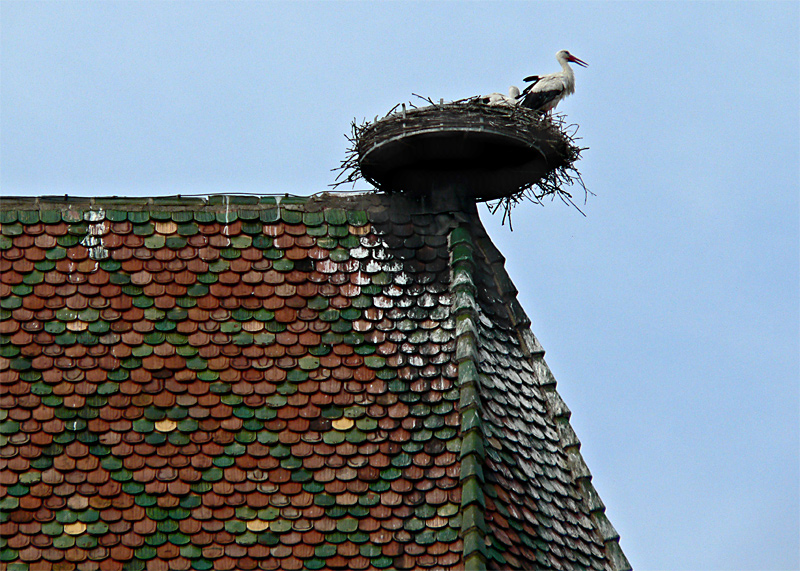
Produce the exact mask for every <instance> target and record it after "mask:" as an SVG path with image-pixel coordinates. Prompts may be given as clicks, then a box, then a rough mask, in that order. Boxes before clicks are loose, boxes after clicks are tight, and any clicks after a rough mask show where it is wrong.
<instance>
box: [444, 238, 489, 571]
mask: <svg viewBox="0 0 800 571" xmlns="http://www.w3.org/2000/svg"><path fill="white" fill-rule="evenodd" d="M465 226H466V225H465V224H463V223H462V224H460V225H459V226H457V227H456V228H454V229H453V230H452V231H451V232H450V234H449V236H448V241H449V247H450V265H451V271H452V280H451V284H450V289H451V291H452V292H453V297H454V299H453V310H452V311H453V315H454V317H455V320H456V361H457V362H458V386H459V390H460V397H461V398H460V401H459V409H460V412H461V426H460V432H461V454H460V460H461V476H460V481H461V488H462V490H461V511H462V520H461V521H462V523H461V536H462V539H463V542H464V545H463V558H464V569H465V570H467V571H472V570H474V571H483V570H485V569H486V553H485V540H486V518H485V515H484V508H485V506H486V499H485V497H484V495H483V485H484V476H483V463H484V461H485V451H484V447H483V440H484V437H485V435H484V434H483V430H482V426H481V415H480V396H479V394H478V382H479V380H478V368H477V366H476V361H477V359H478V349H477V335H478V327H477V323H478V315H477V301H476V299H475V283H474V280H473V278H472V272H473V271H474V269H475V262H474V257H473V243H472V237H471V236H470V232H469V229H468V227H465Z"/></svg>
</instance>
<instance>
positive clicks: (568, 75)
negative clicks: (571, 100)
mask: <svg viewBox="0 0 800 571" xmlns="http://www.w3.org/2000/svg"><path fill="white" fill-rule="evenodd" d="M556 60H557V61H558V63H560V64H561V71H558V72H556V73H548V74H547V75H531V76H528V77H526V78H525V79H524V81H532V82H533V83H531V84H530V85H529V86H527V87H526V88H525V89H523V90H522V100H521V103H520V104H521V105H522V106H523V107H527V108H528V109H533V110H534V111H536V112H537V113H541V114H547V113H550V112H551V111H552V110H553V109H555V108H556V105H558V104H559V103H560V102H561V100H562V99H564V98H565V97H566V96H567V95H571V94H573V93H575V74H574V73H573V72H572V68H571V67H570V66H569V62H572V63H576V64H578V65H580V66H583V67H587V66H588V65H589V64H588V63H586V62H585V61H582V60H580V59H578V58H576V57H575V56H574V55H572V54H571V53H569V52H568V51H567V50H561V51H560V52H558V53H557V54H556Z"/></svg>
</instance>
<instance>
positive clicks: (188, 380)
mask: <svg viewBox="0 0 800 571" xmlns="http://www.w3.org/2000/svg"><path fill="white" fill-rule="evenodd" d="M0 205H2V209H0V336H1V337H0V387H2V390H0V510H2V513H0V561H2V562H3V563H4V564H5V565H7V568H8V569H9V571H12V570H23V569H24V570H27V569H41V568H45V567H47V566H48V565H51V566H52V568H58V569H65V570H66V569H70V570H71V569H81V570H84V569H103V570H123V569H125V570H138V569H147V570H151V571H154V570H162V569H163V570H167V569H177V570H188V569H197V570H208V569H219V570H226V569H387V568H393V569H416V568H430V569H455V568H466V569H480V568H488V569H523V568H525V569H529V568H531V567H535V568H537V569H596V570H601V569H602V570H622V569H628V568H629V565H628V562H627V560H626V559H625V556H624V555H623V554H622V551H621V550H620V548H619V543H618V535H617V533H616V531H615V530H614V528H613V527H612V526H611V524H610V523H609V522H608V520H607V518H606V516H605V514H604V506H603V504H602V502H601V501H600V499H599V497H598V495H597V493H596V491H595V490H594V487H593V486H592V484H591V476H590V473H589V471H588V469H587V468H586V465H585V464H584V462H583V460H582V458H581V455H580V452H579V447H580V444H579V442H578V439H577V438H576V436H575V434H574V432H573V431H572V429H571V428H570V425H569V414H570V413H569V411H568V409H567V407H566V406H565V405H564V403H563V402H562V401H561V399H560V398H559V396H558V394H557V392H556V385H555V380H554V379H553V376H552V374H551V373H550V370H549V369H548V367H547V365H546V363H545V361H544V351H543V350H542V348H541V346H540V345H539V343H538V341H537V340H536V338H535V337H534V336H533V334H532V333H531V331H530V322H529V320H528V318H527V317H526V316H525V313H524V311H523V310H522V308H521V306H520V305H519V303H518V302H517V299H516V290H515V289H514V286H513V284H512V283H511V281H510V279H509V277H508V275H507V274H506V272H505V270H504V269H503V262H504V260H503V257H502V255H501V254H500V253H499V252H498V251H497V249H496V248H495V247H494V245H493V244H492V243H491V240H490V239H489V237H488V236H487V234H486V233H485V231H484V230H483V227H482V225H481V223H480V219H479V218H478V215H477V210H476V209H475V206H474V203H473V204H472V205H471V207H464V206H463V205H459V204H456V203H455V202H453V201H449V202H448V201H447V200H443V201H439V203H437V204H436V205H435V206H433V205H431V201H424V200H412V199H408V198H406V197H404V196H401V195H381V194H369V195H350V196H342V195H329V194H323V195H319V196H315V197H289V196H284V197H264V198H255V197H245V198H242V197H227V196H225V197H210V198H209V199H192V198H185V197H184V198H181V197H177V198H171V199H112V198H109V199H72V198H68V197H67V198H61V199H49V200H48V199H14V200H9V199H6V200H4V201H2V203H0Z"/></svg>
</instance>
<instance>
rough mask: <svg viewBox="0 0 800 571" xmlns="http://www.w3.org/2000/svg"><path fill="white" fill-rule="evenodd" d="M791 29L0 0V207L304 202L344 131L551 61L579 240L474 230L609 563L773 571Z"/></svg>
mask: <svg viewBox="0 0 800 571" xmlns="http://www.w3.org/2000/svg"><path fill="white" fill-rule="evenodd" d="M799 29H800V4H798V3H796V2H784V3H775V2H699V3H686V2H642V3H633V2H586V3H584V2H563V3H548V2H542V3H539V2H537V3H533V2H433V3H429V2H386V3H361V2H311V3H307V2H293V3H288V2H237V3H232V2H136V3H134V2H122V1H119V2H69V1H60V2H15V1H9V0H3V1H2V2H0V193H2V194H3V195H29V196H37V195H45V194H65V193H68V194H74V195H81V196H100V195H111V194H116V195H126V196H141V195H160V194H176V193H184V194H202V193H221V192H257V193H262V194H272V193H285V192H288V193H292V194H301V195H306V194H311V193H316V192H320V191H324V190H326V189H327V187H328V185H329V184H330V183H331V182H333V178H334V176H335V173H332V172H331V169H332V168H335V167H336V166H338V165H339V162H340V161H341V159H342V158H344V155H345V151H346V147H347V141H346V140H345V138H344V134H345V133H348V132H349V129H350V122H351V121H352V120H353V119H354V118H356V119H358V120H359V121H361V120H362V119H364V118H373V117H375V116H376V115H383V114H384V113H386V112H387V111H388V110H389V109H390V108H392V107H393V106H394V105H395V104H396V103H399V102H402V101H413V100H415V99H416V98H414V97H413V96H412V93H419V94H421V95H424V96H426V97H431V98H434V99H439V98H443V99H445V100H453V99H460V98H463V97H467V96H471V95H477V94H481V93H488V92H491V91H505V90H506V89H507V87H508V86H509V85H511V84H516V85H518V86H520V87H522V85H523V83H522V81H521V79H522V78H523V77H525V76H527V75H530V74H534V73H542V72H551V71H557V69H558V67H557V64H556V62H555V60H554V57H553V56H554V54H555V52H556V51H557V50H559V49H569V50H570V51H571V52H572V53H574V54H575V55H577V56H578V57H580V58H582V59H584V60H585V61H587V62H588V63H589V64H590V67H589V68H586V69H583V68H579V69H577V70H576V76H577V92H576V94H575V95H574V96H572V97H571V98H569V99H567V100H566V101H565V102H564V103H562V105H561V106H560V108H559V109H560V110H561V111H563V112H564V113H566V114H567V115H568V118H569V121H570V122H573V123H577V124H579V125H580V130H579V135H580V136H581V137H582V138H583V139H582V141H581V144H582V145H583V146H587V147H589V150H588V151H586V152H585V153H584V158H583V160H581V162H580V163H579V168H580V170H581V173H582V175H583V179H584V181H585V182H586V185H587V187H588V188H589V189H590V190H591V191H592V192H594V193H595V195H596V196H592V197H589V200H588V202H587V204H586V205H585V207H582V208H583V210H584V212H585V213H586V217H583V216H581V215H580V214H578V213H577V212H576V211H575V210H572V209H570V208H568V207H567V206H564V205H563V204H561V203H559V202H554V203H552V204H550V203H547V204H546V205H545V207H541V206H537V205H534V204H524V205H522V206H520V207H518V208H517V209H516V210H515V211H514V214H513V221H514V231H513V232H510V231H509V229H508V226H507V225H506V226H501V224H500V219H499V217H492V216H490V215H489V214H488V212H486V211H485V210H482V216H483V218H484V222H485V224H486V226H487V228H488V230H489V232H490V234H491V235H492V237H493V239H494V241H495V243H496V244H497V246H498V247H499V248H500V250H501V251H502V252H504V254H505V256H506V258H507V268H508V270H509V272H510V274H511V276H512V278H513V279H514V281H515V283H516V285H517V287H518V289H519V290H520V300H521V302H522V304H523V306H524V307H525V309H526V311H527V312H528V314H529V316H530V317H531V319H532V321H533V331H534V332H535V333H536V335H537V336H538V337H539V339H540V341H541V342H542V344H543V345H544V347H545V349H546V350H547V360H548V362H549V364H550V367H551V368H552V370H553V372H554V374H555V376H556V379H557V380H558V381H559V385H558V387H559V391H560V393H561V395H562V396H563V397H564V400H565V401H566V403H567V405H568V406H569V407H570V408H571V410H572V412H573V417H572V423H573V426H574V427H575V429H576V431H577V433H578V436H579V438H580V439H581V441H582V442H583V448H582V452H583V454H584V456H585V458H586V460H587V463H588V465H589V468H590V469H591V470H592V472H593V474H594V482H595V485H596V487H597V489H598V490H599V492H600V495H601V497H602V498H603V500H604V501H605V503H606V504H607V507H608V515H609V517H610V519H611V521H612V523H613V524H614V525H615V526H616V528H617V529H618V531H619V532H620V534H621V535H622V541H621V545H622V547H623V549H624V550H625V552H626V554H627V555H628V557H629V559H630V560H631V562H632V563H633V565H634V567H635V568H636V569H641V570H657V569H658V570H660V569H663V570H740V569H742V570H779V569H780V570H783V569H797V568H798V567H800V560H799V559H798V553H799V552H800V544H799V542H800V540H799V539H798V538H800V523H799V521H798V511H799V508H798V506H800V498H799V497H798V489H800V469H799V466H800V458H799V452H798V451H799V450H800V438H799V435H800V424H799V422H798V411H800V399H799V398H798V397H799V384H800V382H799V380H800V357H798V354H799V352H798V348H799V346H800V343H799V341H800V338H799V335H798V323H800V307H799V306H800V295H798V293H799V292H798V284H800V232H799V230H798V220H799V216H798V214H799V210H798V208H799V207H798V188H800V184H799V183H800V111H798V110H799V109H800V104H799V102H800V71H798V70H800V40H799V39H798V30H799ZM416 101H419V100H416ZM357 188H367V185H366V184H362V185H360V186H357ZM578 192H579V193H580V191H578ZM579 197H580V198H581V199H582V196H580V195H579Z"/></svg>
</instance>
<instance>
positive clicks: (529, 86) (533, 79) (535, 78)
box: [521, 75, 539, 95]
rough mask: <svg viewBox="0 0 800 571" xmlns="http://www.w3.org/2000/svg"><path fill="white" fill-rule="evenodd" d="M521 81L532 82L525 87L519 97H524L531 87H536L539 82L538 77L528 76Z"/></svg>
mask: <svg viewBox="0 0 800 571" xmlns="http://www.w3.org/2000/svg"><path fill="white" fill-rule="evenodd" d="M522 81H532V82H533V83H531V84H530V85H528V86H527V87H525V89H523V90H522V93H521V95H525V94H526V93H528V92H529V91H530V90H531V87H533V86H534V85H536V84H537V83H538V82H539V76H538V75H529V76H528V77H526V78H525V79H523V80H522Z"/></svg>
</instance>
